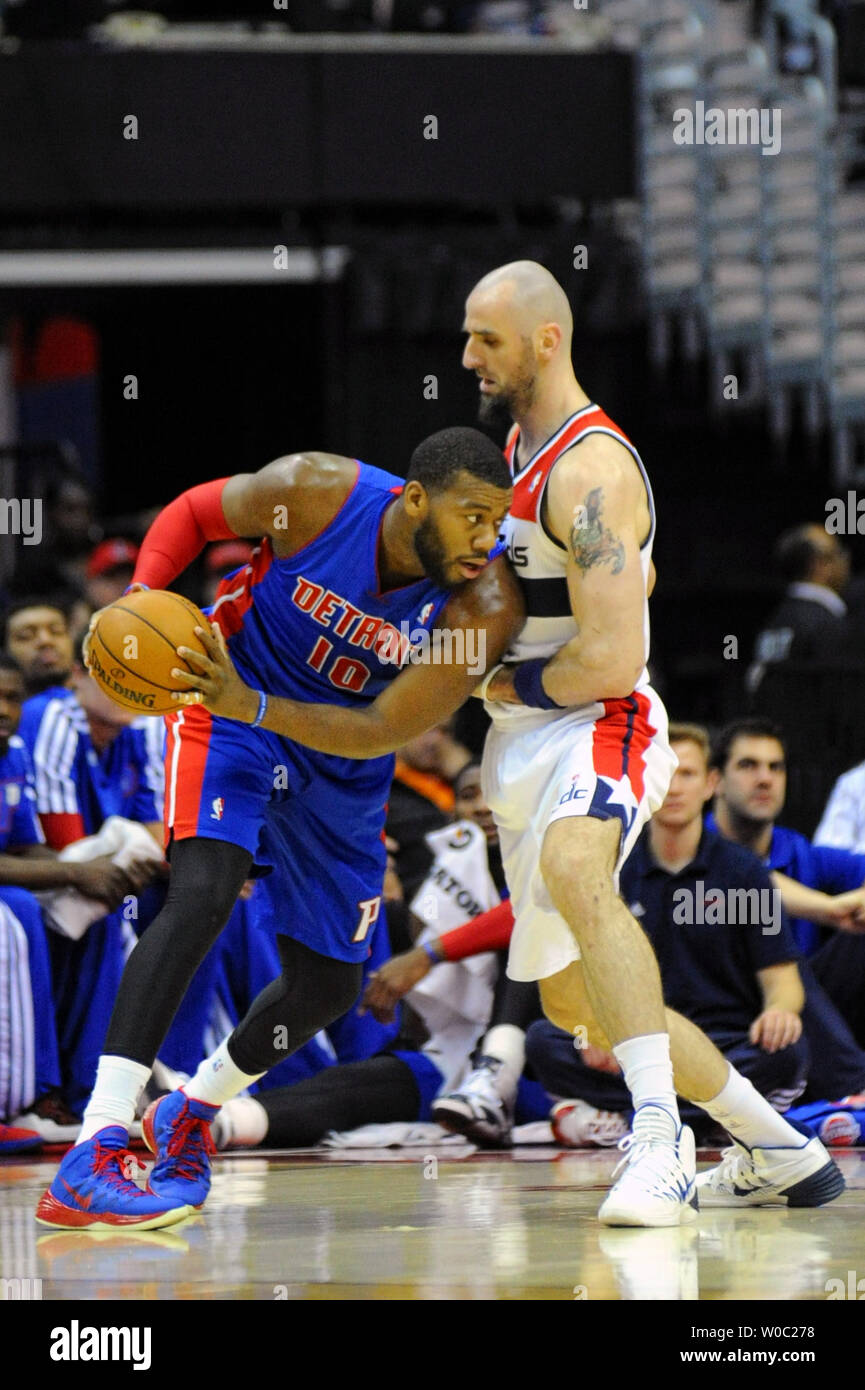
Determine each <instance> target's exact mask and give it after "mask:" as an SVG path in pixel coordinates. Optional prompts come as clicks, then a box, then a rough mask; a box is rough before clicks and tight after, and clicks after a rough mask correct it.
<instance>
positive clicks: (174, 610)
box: [88, 589, 208, 714]
mask: <svg viewBox="0 0 865 1390" xmlns="http://www.w3.org/2000/svg"><path fill="white" fill-rule="evenodd" d="M196 627H203V628H205V630H207V628H208V620H207V618H205V616H204V614H203V613H202V611H201V609H200V608H196V606H195V604H194V603H190V602H189V599H186V598H181V596H180V594H172V593H169V592H168V590H167V589H141V590H139V591H138V592H136V593H134V594H125V595H124V597H123V598H119V599H117V601H116V603H112V604H109V606H108V607H107V608H105V609H103V611H102V612H101V614H100V615H99V621H98V622H97V624H96V626H95V628H94V629H93V631H92V632H91V634H90V646H89V651H88V668H89V670H90V674H91V676H92V677H93V679H94V680H95V681H97V683H98V684H99V686H100V687H101V689H102V690H104V691H105V694H106V695H108V696H109V698H110V699H112V700H113V701H114V703H115V704H116V705H122V706H123V708H124V709H134V710H138V711H139V713H140V714H166V713H168V712H169V711H170V710H174V709H178V708H182V707H181V706H178V705H177V703H176V702H175V701H174V700H172V698H171V692H172V691H174V690H188V689H189V686H185V685H183V684H181V683H179V682H178V681H177V680H175V679H174V678H173V677H172V675H171V672H172V669H173V668H175V667H177V668H179V669H180V670H183V669H184V668H185V669H186V670H191V669H192V668H191V667H190V666H189V665H188V664H187V662H185V661H184V660H183V658H182V657H179V656H178V655H177V648H178V647H190V648H191V649H192V650H193V651H200V652H203V651H204V647H203V646H202V644H201V641H200V639H199V638H198V637H196V635H195V628H196Z"/></svg>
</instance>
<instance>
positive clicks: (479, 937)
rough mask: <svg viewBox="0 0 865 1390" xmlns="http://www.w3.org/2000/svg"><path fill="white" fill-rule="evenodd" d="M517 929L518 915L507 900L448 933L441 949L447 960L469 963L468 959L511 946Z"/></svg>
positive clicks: (444, 937) (440, 942)
mask: <svg viewBox="0 0 865 1390" xmlns="http://www.w3.org/2000/svg"><path fill="white" fill-rule="evenodd" d="M513 929H514V914H513V912H512V911H511V904H510V899H508V898H506V899H505V901H504V902H503V903H499V905H498V907H491V908H490V910H489V912H482V913H481V914H480V916H478V917H473V918H472V920H471V921H470V922H465V923H464V924H463V925H462V926H461V927H454V929H453V931H449V932H445V934H444V936H441V937H439V946H440V947H441V950H442V951H443V952H444V958H445V960H465V958H466V956H480V955H482V954H483V952H484V951H501V950H503V949H504V948H505V946H507V944H508V942H509V941H510V939H511V932H512V931H513Z"/></svg>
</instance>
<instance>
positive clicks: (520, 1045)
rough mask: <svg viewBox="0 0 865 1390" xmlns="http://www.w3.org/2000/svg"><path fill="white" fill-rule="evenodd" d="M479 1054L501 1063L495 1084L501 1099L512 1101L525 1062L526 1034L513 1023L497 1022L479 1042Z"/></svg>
mask: <svg viewBox="0 0 865 1390" xmlns="http://www.w3.org/2000/svg"><path fill="white" fill-rule="evenodd" d="M480 1050H481V1055H482V1056H484V1057H496V1058H498V1060H499V1061H500V1062H501V1063H502V1067H501V1070H500V1071H499V1074H498V1077H497V1080H496V1086H497V1089H498V1091H499V1094H500V1095H501V1097H502V1099H503V1100H506V1101H509V1102H510V1101H512V1100H513V1099H514V1096H515V1095H516V1093H517V1086H518V1085H519V1080H520V1077H521V1076H522V1074H523V1067H524V1066H525V1064H526V1035H525V1033H524V1032H523V1030H522V1028H517V1026H516V1024H513V1023H497V1024H496V1026H495V1028H491V1029H490V1031H489V1032H488V1033H487V1035H486V1037H485V1038H484V1040H483V1042H482V1043H481V1048H480Z"/></svg>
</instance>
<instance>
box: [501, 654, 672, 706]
mask: <svg viewBox="0 0 865 1390" xmlns="http://www.w3.org/2000/svg"><path fill="white" fill-rule="evenodd" d="M569 646H570V644H569ZM520 664H522V663H520ZM644 664H645V663H640V664H639V665H627V664H623V663H622V662H621V661H620V660H619V659H618V658H616V659H615V660H612V659H611V660H610V661H609V662H608V663H607V664H606V665H604V664H603V663H602V662H600V661H598V662H595V661H592V663H591V664H590V663H589V662H587V661H585V660H584V659H583V658H582V657H581V656H580V655H579V654H578V653H577V652H575V651H572V650H569V647H563V648H562V650H561V651H558V652H556V654H555V656H553V657H551V658H550V660H549V661H547V662H546V663H545V664H544V666H543V670H542V671H541V685H542V688H543V691H544V693H545V694H546V695H548V696H549V698H550V699H551V700H553V701H555V703H556V704H557V705H560V706H562V707H563V708H567V707H569V706H574V705H591V704H594V703H595V701H596V700H620V699H623V698H624V696H626V695H630V693H631V691H632V690H633V689H634V686H635V685H636V683H637V680H638V679H639V676H640V673H641V671H642V669H643V665H644ZM518 670H519V664H515V665H508V666H502V667H501V669H500V670H499V671H497V672H496V674H495V675H494V676H493V679H492V681H491V682H490V687H489V690H488V692H487V698H488V699H490V700H503V701H505V702H506V703H514V704H522V703H524V701H523V700H521V698H520V696H519V695H518V694H517V690H516V688H515V685H514V677H515V675H516V673H517V671H518Z"/></svg>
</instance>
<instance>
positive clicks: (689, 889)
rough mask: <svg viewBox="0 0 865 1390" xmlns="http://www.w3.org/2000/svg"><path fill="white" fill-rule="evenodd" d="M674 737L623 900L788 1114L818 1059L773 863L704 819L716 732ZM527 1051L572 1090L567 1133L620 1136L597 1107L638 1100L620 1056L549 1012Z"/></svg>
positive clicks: (734, 1053)
mask: <svg viewBox="0 0 865 1390" xmlns="http://www.w3.org/2000/svg"><path fill="white" fill-rule="evenodd" d="M669 736H670V743H671V745H672V747H673V749H674V751H675V753H676V755H677V757H678V759H679V766H678V768H677V770H676V772H675V773H674V774H673V781H672V783H671V785H670V790H669V792H668V793H667V796H666V798H665V800H664V803H663V805H662V806H661V807H660V809H659V810H658V811H657V812H656V813H655V815H654V816H653V817H652V819H651V821H650V822H649V824H648V826H647V827H646V829H645V831H644V832H643V834H642V836H641V838H640V840H639V841H638V842H637V845H636V847H635V849H634V851H633V852H632V854H631V856H630V858H629V859H628V860H627V862H626V863H625V865H624V867H623V868H622V874H621V885H620V886H621V892H622V897H623V898H624V900H625V902H626V903H627V904H628V906H629V907H630V910H631V912H632V913H633V914H634V916H635V917H637V918H638V920H639V921H640V922H641V924H642V926H643V928H644V930H645V931H646V934H647V935H648V936H649V938H650V940H651V942H652V945H653V946H654V948H655V954H656V955H657V957H658V965H659V967H660V971H661V980H662V983H663V987H664V999H665V1001H666V1003H667V1004H668V1006H669V1007H670V1008H672V1009H676V1010H677V1011H678V1012H679V1013H682V1014H684V1015H685V1017H686V1018H689V1019H691V1020H692V1022H694V1023H696V1024H697V1025H698V1026H699V1027H700V1028H702V1029H703V1031H704V1032H705V1033H706V1034H707V1035H708V1036H709V1037H710V1038H711V1039H712V1041H713V1042H714V1043H715V1045H716V1046H717V1047H718V1048H720V1050H721V1051H722V1052H723V1053H724V1056H725V1057H726V1058H727V1059H728V1060H729V1062H730V1063H731V1065H732V1066H734V1067H735V1068H736V1069H737V1070H738V1071H739V1072H740V1073H741V1074H742V1075H744V1076H747V1077H748V1079H749V1080H750V1081H751V1083H752V1085H754V1086H755V1087H756V1089H757V1090H758V1091H760V1092H761V1093H762V1094H763V1095H765V1096H766V1097H767V1098H768V1099H769V1101H770V1102H771V1103H772V1105H773V1106H774V1107H775V1109H777V1110H779V1111H783V1110H786V1109H787V1108H788V1107H789V1106H790V1105H791V1104H792V1102H793V1100H794V1099H795V1098H796V1096H798V1095H799V1094H800V1093H801V1091H802V1089H803V1086H804V1083H805V1076H806V1072H807V1065H808V1048H807V1044H806V1042H805V1040H804V1038H803V1036H802V1020H801V1017H800V1012H801V1009H802V1005H803V1003H804V998H805V995H804V990H803V988H802V982H801V980H800V978H799V971H798V968H797V964H796V959H797V954H798V953H797V950H796V946H795V943H794V941H793V938H792V935H791V933H790V930H789V927H788V925H787V921H786V917H785V915H784V911H783V908H782V905H781V902H780V897H779V894H778V892H777V890H776V889H775V888H774V887H773V884H772V882H771V879H770V877H769V874H768V872H767V871H766V869H765V868H764V867H763V865H762V864H761V863H760V862H759V860H758V859H757V858H756V856H755V855H753V854H751V853H750V852H749V851H747V850H744V849H742V848H740V847H739V846H738V845H732V844H730V843H729V842H728V841H726V840H724V839H723V838H722V837H721V836H720V835H719V834H717V832H716V831H713V830H708V829H705V828H704V826H703V809H704V806H705V804H706V802H707V801H708V800H709V798H710V797H711V796H712V794H713V792H714V789H715V783H716V780H717V776H716V774H715V773H714V772H713V771H711V770H710V768H709V739H708V735H707V734H706V732H705V730H703V729H701V728H699V727H698V726H697V725H692V724H671V725H670V735H669ZM577 1041H578V1043H579V1039H578V1040H577ZM526 1051H527V1056H528V1058H529V1060H530V1062H531V1064H532V1066H533V1067H534V1070H535V1073H536V1075H537V1077H538V1080H539V1081H540V1082H541V1084H542V1085H543V1086H544V1087H545V1088H546V1089H547V1090H548V1091H550V1092H551V1093H552V1094H554V1095H558V1096H563V1097H568V1099H567V1100H564V1101H562V1102H561V1103H560V1104H559V1105H558V1106H556V1107H555V1109H554V1111H553V1116H552V1119H553V1128H554V1131H555V1133H556V1136H557V1138H558V1139H559V1140H560V1141H561V1142H563V1143H571V1144H580V1143H585V1142H589V1141H593V1142H595V1143H604V1142H611V1141H612V1140H613V1139H614V1138H615V1129H614V1127H613V1126H612V1125H608V1126H607V1128H608V1130H609V1133H610V1140H608V1141H605V1140H604V1138H603V1137H599V1135H601V1134H602V1132H603V1131H602V1128H601V1126H600V1122H599V1118H598V1114H597V1112H598V1111H607V1112H616V1111H619V1112H622V1111H626V1110H628V1109H629V1108H630V1100H629V1097H628V1091H627V1089H626V1087H625V1084H624V1081H623V1080H622V1079H621V1077H620V1076H618V1075H616V1074H615V1073H613V1072H612V1071H611V1069H610V1068H609V1059H608V1065H607V1066H606V1067H605V1068H604V1069H603V1070H600V1069H598V1068H597V1066H594V1065H593V1066H587V1065H585V1061H584V1059H583V1057H582V1053H581V1050H580V1049H579V1048H578V1047H577V1048H576V1049H575V1045H574V1040H573V1039H572V1038H571V1037H569V1035H568V1034H567V1033H565V1032H563V1031H562V1030H561V1029H558V1028H555V1027H554V1026H553V1025H552V1024H551V1023H548V1022H546V1021H542V1022H539V1023H536V1024H533V1025H532V1027H531V1028H530V1029H529V1033H528V1038H527V1048H526ZM589 1056H590V1058H591V1057H592V1054H589ZM597 1060H600V1059H597ZM574 1097H576V1098H578V1099H577V1101H576V1102H575V1101H574V1099H572V1098H574ZM682 1113H683V1119H684V1116H685V1114H686V1113H687V1119H686V1120H685V1123H687V1124H690V1125H692V1126H694V1129H695V1132H696V1133H697V1136H698V1137H700V1136H702V1137H703V1138H705V1137H707V1134H708V1132H709V1129H710V1128H711V1121H708V1120H707V1116H706V1114H705V1112H703V1111H701V1110H698V1109H697V1108H696V1107H692V1106H688V1105H685V1106H684V1107H683V1111H682ZM702 1195H703V1194H702V1193H701V1197H702Z"/></svg>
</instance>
